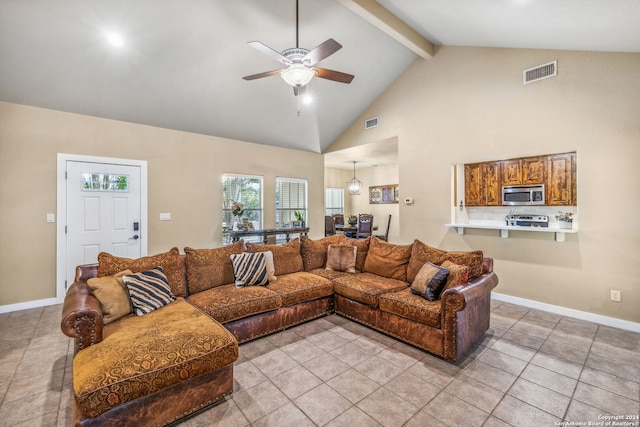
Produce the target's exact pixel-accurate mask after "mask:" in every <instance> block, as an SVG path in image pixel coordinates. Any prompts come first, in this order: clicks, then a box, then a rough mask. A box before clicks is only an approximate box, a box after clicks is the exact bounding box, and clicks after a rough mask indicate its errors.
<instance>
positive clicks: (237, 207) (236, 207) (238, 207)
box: [231, 200, 244, 230]
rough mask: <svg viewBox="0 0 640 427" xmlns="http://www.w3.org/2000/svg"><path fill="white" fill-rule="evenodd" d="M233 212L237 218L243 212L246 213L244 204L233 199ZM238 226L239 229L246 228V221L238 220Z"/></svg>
mask: <svg viewBox="0 0 640 427" xmlns="http://www.w3.org/2000/svg"><path fill="white" fill-rule="evenodd" d="M231 214H232V215H233V216H235V217H236V218H237V217H239V216H242V214H244V205H243V204H242V203H240V202H236V201H235V200H233V203H232V204H231ZM236 227H237V228H238V230H244V223H243V222H238V223H236Z"/></svg>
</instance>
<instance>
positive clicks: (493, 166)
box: [482, 162, 502, 206]
mask: <svg viewBox="0 0 640 427" xmlns="http://www.w3.org/2000/svg"><path fill="white" fill-rule="evenodd" d="M482 178H483V179H482V184H483V186H484V188H483V190H484V191H483V193H484V202H485V203H484V205H485V206H501V205H502V185H501V180H500V162H487V163H483V164H482Z"/></svg>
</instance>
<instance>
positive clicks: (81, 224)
mask: <svg viewBox="0 0 640 427" xmlns="http://www.w3.org/2000/svg"><path fill="white" fill-rule="evenodd" d="M109 160H113V161H114V162H110V161H109ZM64 163H65V164H64V168H65V177H66V179H65V186H64V187H65V188H64V190H65V199H66V203H65V214H66V216H63V215H62V213H61V212H58V218H59V221H61V222H63V223H64V226H65V229H64V246H65V255H64V258H65V260H64V267H63V268H64V281H65V284H64V292H65V293H66V288H68V287H69V286H70V285H71V284H72V283H73V281H74V278H75V268H76V266H78V265H81V264H91V263H95V262H97V260H98V254H99V253H100V252H109V253H111V254H113V255H116V256H120V257H127V258H139V257H140V256H143V255H146V236H145V233H146V224H144V221H146V191H144V192H143V191H142V189H143V183H144V184H145V185H146V179H143V174H144V175H145V177H144V178H146V167H145V168H144V169H145V170H144V171H143V170H142V169H143V167H142V166H141V165H136V164H120V163H117V159H105V160H104V162H102V161H82V160H69V159H67V160H65V162H64ZM145 166H146V164H145ZM143 194H144V196H145V197H144V198H145V200H142V199H143ZM143 203H144V204H145V206H144V208H143ZM143 213H144V214H143ZM60 225H61V226H62V224H60ZM60 243H61V242H58V244H59V245H60ZM59 254H60V251H59ZM58 266H59V267H62V263H61V262H59V263H58ZM58 276H59V278H61V276H62V274H61V273H59V274H58ZM60 297H64V293H63V295H60V294H58V298H60Z"/></svg>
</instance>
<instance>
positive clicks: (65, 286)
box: [64, 280, 67, 289]
mask: <svg viewBox="0 0 640 427" xmlns="http://www.w3.org/2000/svg"><path fill="white" fill-rule="evenodd" d="M64 288H65V289H67V281H66V280H65V281H64Z"/></svg>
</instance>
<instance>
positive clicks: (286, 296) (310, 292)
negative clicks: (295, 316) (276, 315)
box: [267, 271, 333, 307]
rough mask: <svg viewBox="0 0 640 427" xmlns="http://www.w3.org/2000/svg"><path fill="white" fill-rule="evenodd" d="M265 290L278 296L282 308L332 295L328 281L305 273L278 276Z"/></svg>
mask: <svg viewBox="0 0 640 427" xmlns="http://www.w3.org/2000/svg"><path fill="white" fill-rule="evenodd" d="M267 288H268V289H270V290H272V291H274V292H277V293H278V295H280V297H281V298H282V306H283V307H286V306H290V305H294V304H297V303H299V302H303V301H311V300H314V299H316V298H322V297H326V296H329V295H331V294H333V283H331V281H330V280H328V279H325V278H323V277H320V276H317V275H315V274H311V273H308V272H306V271H301V272H298V273H292V274H285V275H284V276H280V277H278V281H277V282H273V283H270V284H269V286H267Z"/></svg>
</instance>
